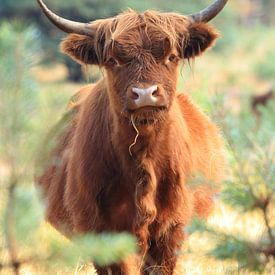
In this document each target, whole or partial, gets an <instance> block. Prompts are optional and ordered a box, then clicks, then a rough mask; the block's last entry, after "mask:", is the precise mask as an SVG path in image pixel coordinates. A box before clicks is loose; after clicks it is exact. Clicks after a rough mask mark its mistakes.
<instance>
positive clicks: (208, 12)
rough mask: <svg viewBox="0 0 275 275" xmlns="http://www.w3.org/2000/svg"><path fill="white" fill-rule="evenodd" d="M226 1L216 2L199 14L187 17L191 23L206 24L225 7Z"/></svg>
mask: <svg viewBox="0 0 275 275" xmlns="http://www.w3.org/2000/svg"><path fill="white" fill-rule="evenodd" d="M227 1H228V0H216V1H215V2H214V3H213V4H212V5H210V6H209V7H207V8H205V9H203V10H201V11H200V12H197V13H193V14H190V15H188V17H189V18H190V19H191V20H192V21H193V22H208V21H210V20H211V19H213V18H214V17H215V16H216V15H217V14H218V13H219V12H220V11H221V10H222V9H223V7H224V6H225V4H226V3H227Z"/></svg>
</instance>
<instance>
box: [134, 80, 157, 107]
mask: <svg viewBox="0 0 275 275" xmlns="http://www.w3.org/2000/svg"><path fill="white" fill-rule="evenodd" d="M132 99H133V101H134V102H135V104H136V106H137V107H138V108H140V107H144V106H155V105H156V104H157V101H158V86H157V85H154V86H151V87H148V88H144V89H142V88H135V87H133V88H132Z"/></svg>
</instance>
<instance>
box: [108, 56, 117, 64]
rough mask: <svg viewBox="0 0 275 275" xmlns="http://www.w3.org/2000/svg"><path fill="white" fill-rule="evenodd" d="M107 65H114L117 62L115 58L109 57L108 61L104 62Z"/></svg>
mask: <svg viewBox="0 0 275 275" xmlns="http://www.w3.org/2000/svg"><path fill="white" fill-rule="evenodd" d="M106 65H107V66H116V65H118V62H117V60H116V59H114V58H113V57H111V58H109V59H108V61H107V62H106Z"/></svg>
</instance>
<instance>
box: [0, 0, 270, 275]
mask: <svg viewBox="0 0 275 275" xmlns="http://www.w3.org/2000/svg"><path fill="white" fill-rule="evenodd" d="M45 2H46V4H47V5H48V6H49V7H50V9H52V10H53V11H55V12H57V13H58V14H59V15H61V16H63V17H65V18H68V19H71V20H77V21H83V22H86V21H92V20H94V19H98V18H105V17H109V16H114V15H116V14H117V13H119V12H121V11H123V10H124V9H126V8H128V7H130V8H132V9H135V10H138V11H144V10H146V9H156V10H162V11H175V12H179V13H182V14H188V13H192V12H195V11H198V10H200V9H202V8H204V7H206V6H207V5H208V4H209V3H211V1H209V0H204V1H202V0H196V1H190V0H189V1H188V0H170V1H164V0H147V1H137V0H136V1H135V0H116V1H114V0H78V1H73V0H67V1H61V0H55V1H53V0H47V1H45ZM212 24H213V25H214V26H216V27H217V28H218V30H219V31H220V32H221V38H220V39H219V40H218V42H217V44H216V46H215V47H214V48H213V49H211V50H210V51H208V52H207V53H206V54H205V55H203V56H202V57H200V58H198V59H196V60H195V61H194V62H193V63H192V64H191V65H190V66H189V65H188V64H187V66H185V65H183V66H182V68H181V70H180V77H179V83H178V88H179V90H181V91H185V92H187V93H189V94H191V95H192V97H193V98H194V100H195V101H196V102H197V103H198V104H199V105H200V107H201V108H202V109H203V110H204V111H205V112H206V113H207V114H208V115H209V116H211V118H212V119H213V120H214V121H215V122H216V123H217V124H218V125H219V127H220V129H221V132H222V134H223V136H224V138H225V140H226V148H227V152H226V153H227V157H228V171H227V177H226V180H225V181H224V183H223V185H222V190H221V194H220V195H219V196H218V197H217V198H216V208H215V210H214V212H213V214H212V215H211V217H210V218H209V219H208V221H207V222H206V221H198V220H194V221H193V222H192V223H191V224H190V226H189V227H188V228H187V229H186V233H187V234H188V235H189V238H188V240H187V241H186V242H185V243H184V244H183V248H182V251H179V262H178V266H177V270H176V274H236V273H241V274H262V273H263V274H275V261H274V257H275V210H274V209H275V208H274V198H275V196H274V191H275V163H274V162H275V113H274V110H275V99H274V98H275V95H274V88H275V80H274V78H275V47H274V45H275V1H274V0H231V1H229V3H228V4H227V6H226V8H225V9H224V10H223V12H222V13H221V14H220V15H219V16H218V17H217V18H216V19H215V20H213V22H212ZM64 36H65V34H63V33H62V32H60V31H59V30H58V29H57V28H55V27H54V26H53V25H51V24H50V23H49V22H48V20H46V18H45V17H44V16H43V15H42V13H41V11H40V9H39V8H38V5H37V3H36V1H35V0H20V1H14V0H0V274H13V273H15V274H64V273H68V274H82V273H83V274H87V273H88V274H93V272H94V270H93V267H92V265H91V264H90V262H89V261H90V260H91V259H92V260H93V261H95V262H97V263H98V264H105V263H112V262H116V261H119V260H120V259H122V258H123V257H125V256H127V255H128V254H129V253H132V252H133V251H134V250H135V240H134V238H133V237H132V236H129V235H127V234H121V235H110V234H107V233H106V234H103V235H99V236H98V235H90V236H87V237H86V238H85V239H79V240H76V241H75V243H74V244H72V243H70V242H69V241H68V240H66V239H65V238H64V237H63V236H61V235H60V234H59V233H58V232H56V231H55V230H54V229H53V228H51V227H50V226H49V225H48V224H46V223H45V222H44V221H43V204H42V203H41V200H40V199H39V196H38V195H37V193H36V190H35V188H34V186H33V182H34V179H33V178H34V177H33V175H34V174H35V170H36V169H37V165H36V160H37V159H38V158H42V159H43V157H44V153H43V150H41V148H42V147H44V146H45V143H44V141H45V136H46V135H47V133H49V131H50V129H51V128H52V127H53V125H55V124H56V122H57V121H58V120H59V119H60V117H61V116H62V114H63V113H64V111H65V110H66V105H67V102H68V100H69V99H70V97H71V96H72V95H73V94H74V93H75V92H76V91H77V90H78V88H79V87H81V86H82V85H83V84H85V83H88V82H91V81H95V80H97V79H98V78H99V77H100V76H101V72H100V71H99V70H98V69H97V68H96V67H87V66H84V67H81V66H80V65H78V64H76V63H74V62H73V61H71V60H70V59H68V58H67V57H65V56H64V55H62V54H61V53H60V52H59V46H58V45H59V42H60V41H61V39H62V38H63V37H64Z"/></svg>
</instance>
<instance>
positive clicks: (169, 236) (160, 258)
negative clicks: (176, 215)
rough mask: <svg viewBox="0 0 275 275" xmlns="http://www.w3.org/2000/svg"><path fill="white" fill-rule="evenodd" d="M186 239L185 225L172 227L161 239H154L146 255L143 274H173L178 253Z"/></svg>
mask: <svg viewBox="0 0 275 275" xmlns="http://www.w3.org/2000/svg"><path fill="white" fill-rule="evenodd" d="M183 239H184V233H183V225H182V224H178V225H176V226H173V227H171V228H170V230H169V232H167V233H166V234H165V235H163V236H162V237H161V238H160V239H158V240H155V239H152V240H151V243H150V248H149V251H148V253H147V255H146V259H145V264H144V267H143V274H144V275H145V274H146V275H147V274H148V275H149V274H154V275H158V274H159V275H164V274H165V275H171V274H173V271H174V269H175V266H176V261H177V253H178V251H179V250H180V248H181V243H182V241H183Z"/></svg>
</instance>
